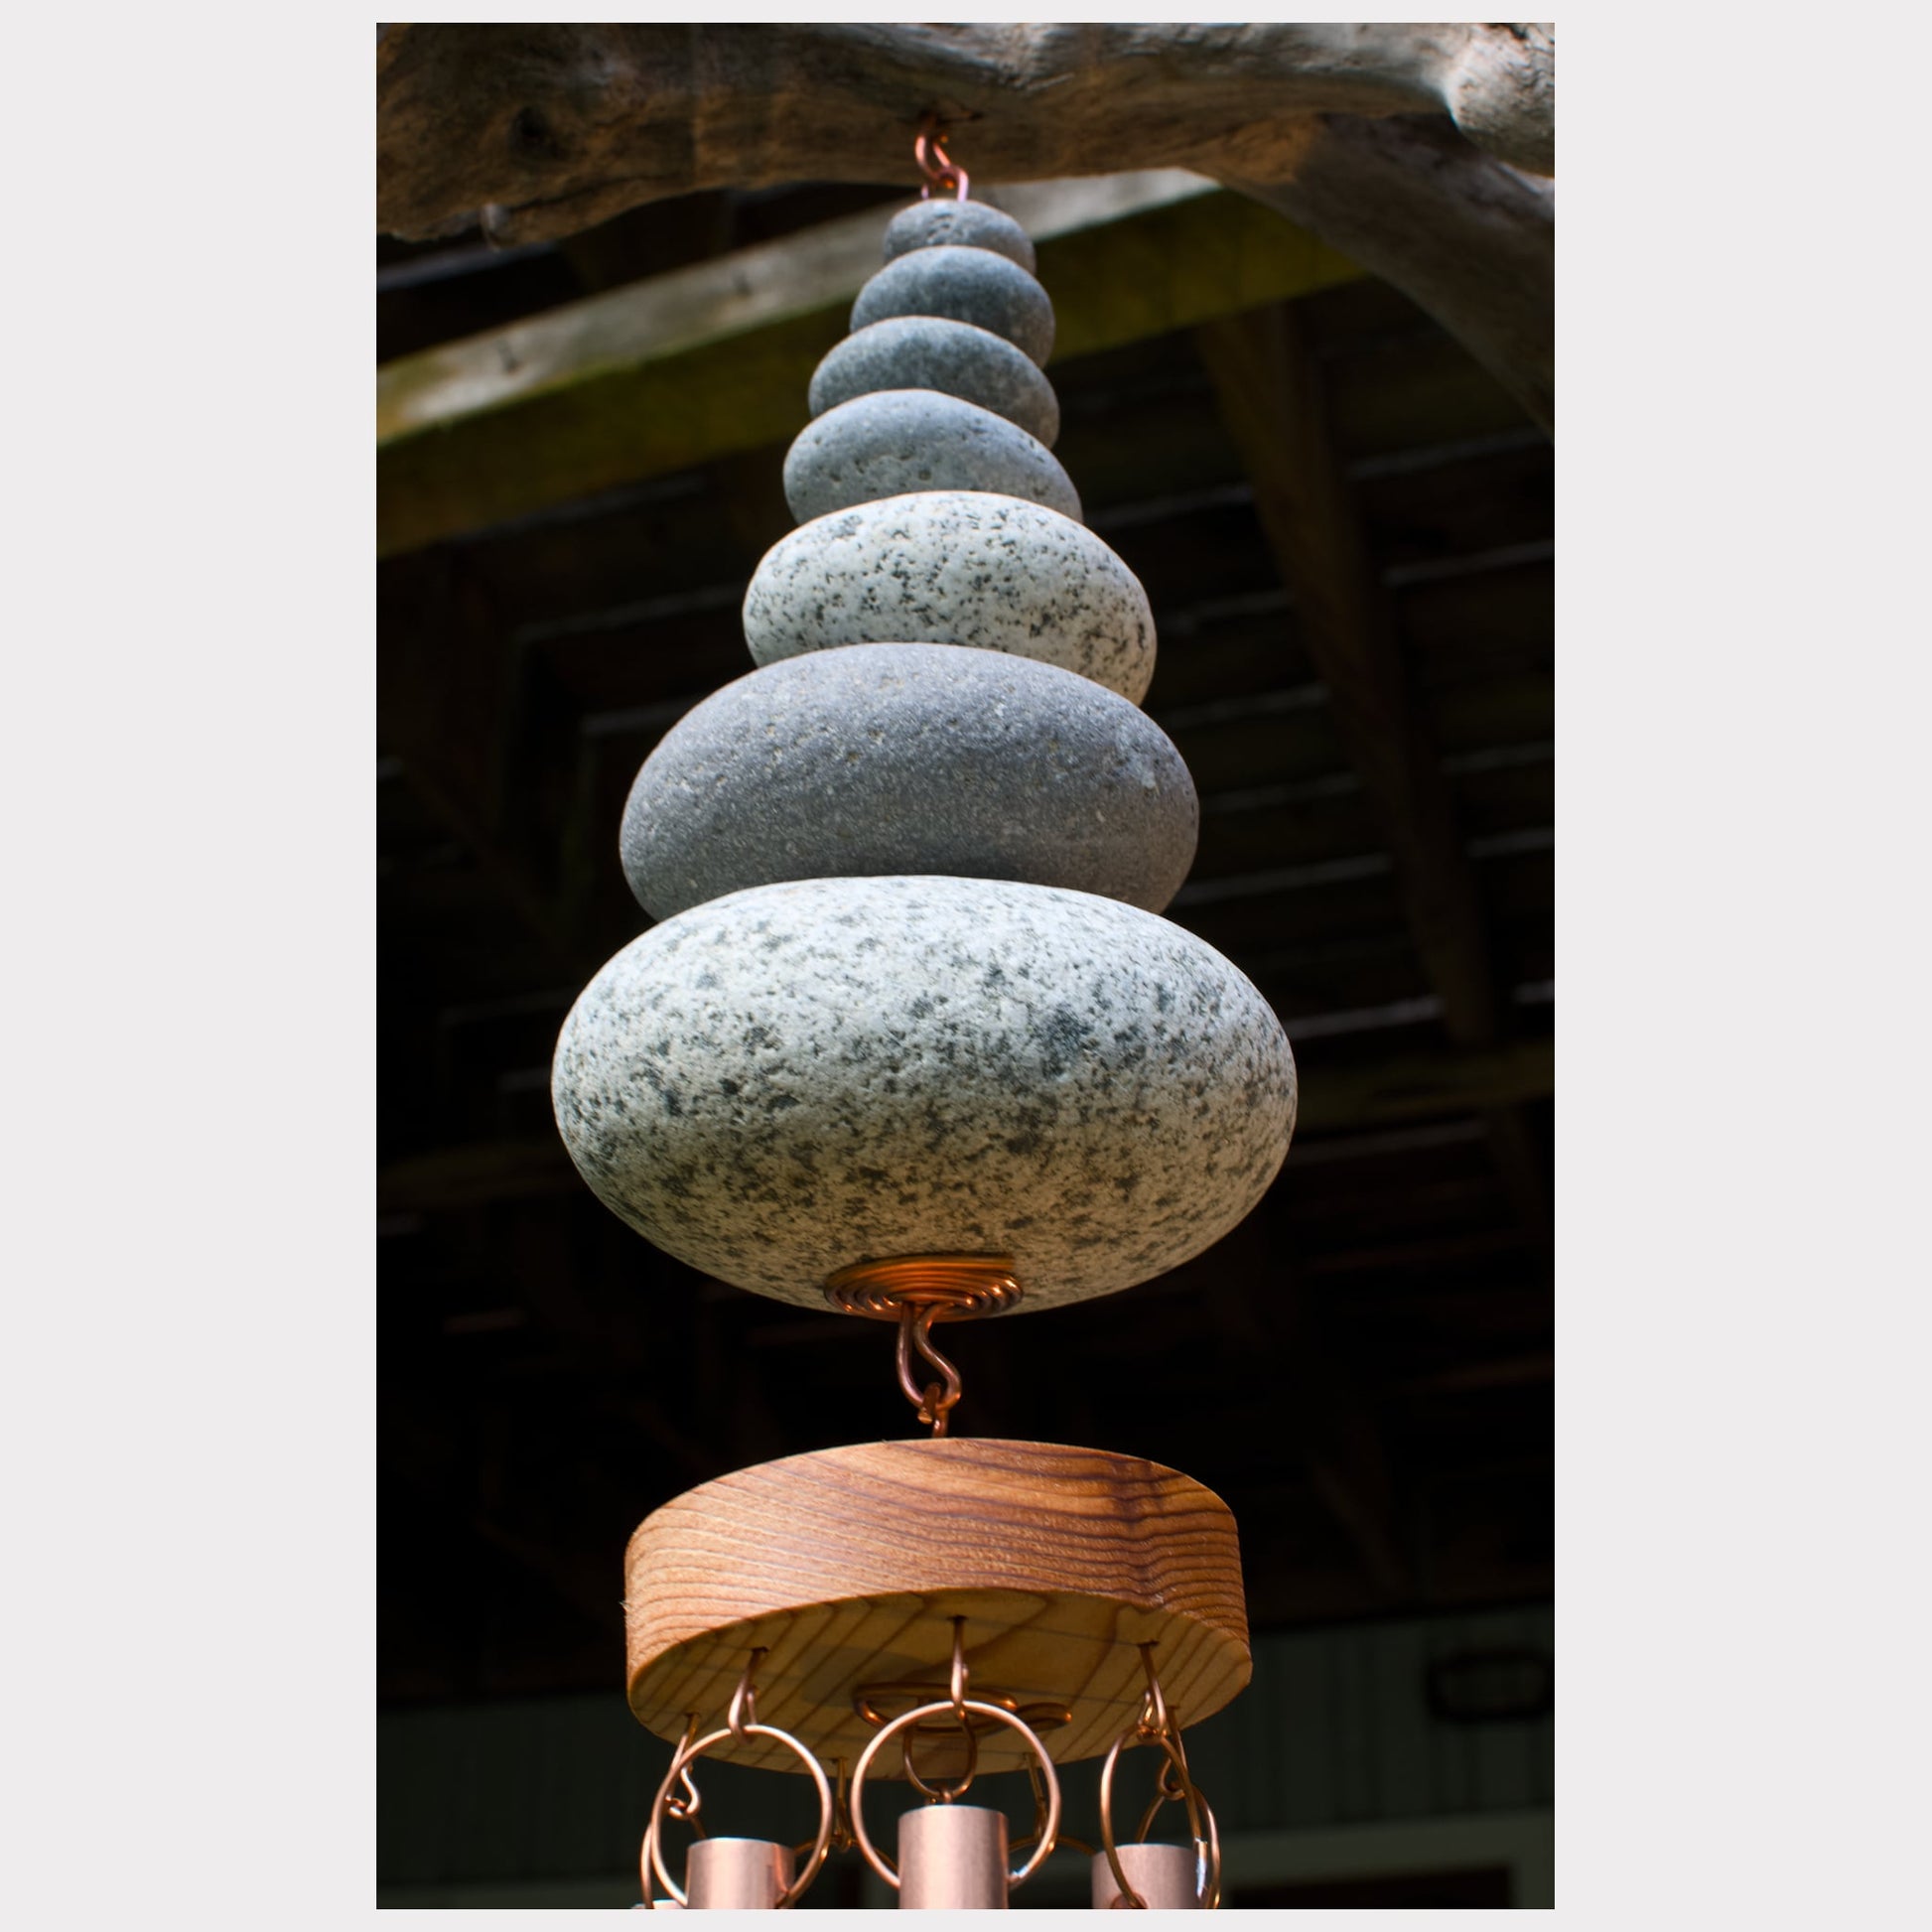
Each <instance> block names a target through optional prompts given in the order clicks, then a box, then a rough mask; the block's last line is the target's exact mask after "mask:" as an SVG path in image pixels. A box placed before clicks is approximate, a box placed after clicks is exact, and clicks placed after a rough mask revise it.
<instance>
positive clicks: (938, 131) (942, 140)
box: [912, 114, 969, 202]
mask: <svg viewBox="0 0 1932 1932" xmlns="http://www.w3.org/2000/svg"><path fill="white" fill-rule="evenodd" d="M946 138H947V137H946V130H945V128H944V127H943V126H941V125H940V122H939V117H938V116H937V115H936V114H928V115H927V116H926V117H925V119H924V120H923V121H921V122H920V124H919V133H918V138H917V139H916V140H915V141H914V142H913V143H912V158H913V159H914V160H915V161H916V162H917V163H918V164H919V171H920V172H921V173H922V174H923V175H924V176H925V186H924V187H923V188H921V189H920V190H919V200H920V201H922V202H926V201H930V200H931V199H932V191H933V190H934V189H935V188H950V189H952V190H953V191H954V193H955V194H956V195H957V197H958V198H959V200H960V201H962V202H963V201H964V200H965V199H966V196H967V192H968V188H969V183H968V182H967V179H966V170H965V169H964V168H962V167H961V166H960V165H959V163H958V162H956V161H955V160H954V159H953V158H952V156H951V155H949V154H948V153H947V152H946ZM934 155H937V156H938V165H937V166H934V164H933V156H934Z"/></svg>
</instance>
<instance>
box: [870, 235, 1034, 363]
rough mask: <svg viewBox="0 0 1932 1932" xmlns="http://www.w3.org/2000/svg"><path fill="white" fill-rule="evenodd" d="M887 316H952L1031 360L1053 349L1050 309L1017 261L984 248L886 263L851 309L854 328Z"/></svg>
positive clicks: (931, 252)
mask: <svg viewBox="0 0 1932 1932" xmlns="http://www.w3.org/2000/svg"><path fill="white" fill-rule="evenodd" d="M889 316H950V317H951V318H952V320H953V321H954V322H970V323H971V324H973V326H974V327H975V328H977V329H990V330H991V331H992V332H993V333H994V335H996V336H1004V337H1005V338H1006V339H1007V341H1008V342H1010V343H1012V344H1013V345H1015V346H1016V347H1017V348H1020V349H1023V350H1025V352H1026V353H1027V354H1028V355H1030V356H1032V357H1033V359H1034V360H1035V362H1043V361H1045V360H1046V358H1047V356H1048V355H1050V354H1051V353H1052V350H1053V305H1052V303H1051V302H1049V301H1048V300H1047V298H1046V291H1045V290H1044V289H1043V288H1041V287H1040V285H1039V284H1038V283H1037V282H1035V280H1034V278H1033V277H1032V276H1031V275H1029V274H1028V273H1027V271H1026V270H1025V269H1024V268H1022V267H1021V266H1020V265H1019V263H1018V262H1013V261H1009V260H1008V259H1007V258H1006V256H1004V255H996V254H994V253H993V251H992V250H991V249H988V248H953V247H944V246H941V247H934V248H914V249H913V250H912V251H911V252H910V253H909V254H904V255H900V256H899V257H898V258H897V260H895V261H889V262H888V263H887V264H886V266H885V267H884V268H882V269H881V270H880V271H879V273H878V274H877V275H875V276H874V277H873V278H872V280H871V281H869V282H868V283H867V284H866V285H865V287H864V288H862V289H861V290H860V291H859V299H858V300H857V301H856V302H855V303H853V305H852V327H853V328H854V329H863V328H865V327H866V325H867V324H868V323H874V322H884V321H885V320H886V319H887V317H889Z"/></svg>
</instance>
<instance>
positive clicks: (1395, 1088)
mask: <svg viewBox="0 0 1932 1932" xmlns="http://www.w3.org/2000/svg"><path fill="white" fill-rule="evenodd" d="M1555 1071H1556V1064H1555V1052H1554V1049H1553V1048H1552V1046H1551V1044H1550V1042H1549V1041H1548V1040H1521V1041H1518V1042H1516V1043H1515V1044H1513V1045H1510V1046H1508V1047H1505V1048H1502V1049H1501V1050H1499V1051H1496V1052H1489V1053H1440V1052H1439V1053H1411V1054H1401V1055H1396V1056H1393V1057H1391V1058H1389V1059H1387V1060H1378V1061H1376V1062H1374V1063H1372V1064H1370V1065H1366V1066H1324V1067H1322V1068H1321V1069H1320V1071H1319V1073H1318V1074H1316V1073H1308V1074H1306V1075H1305V1077H1304V1083H1303V1089H1302V1098H1301V1108H1300V1119H1299V1131H1303V1132H1308V1131H1312V1132H1315V1133H1344V1132H1349V1131H1354V1130H1361V1129H1368V1128H1376V1127H1385V1126H1388V1125H1391V1124H1393V1123H1397V1122H1402V1121H1410V1120H1430V1119H1439V1118H1442V1117H1444V1116H1448V1115H1456V1114H1461V1115H1467V1114H1469V1113H1472V1112H1477V1111H1480V1110H1481V1109H1482V1108H1485V1107H1498V1106H1513V1105H1515V1104H1517V1103H1518V1102H1521V1101H1525V1100H1535V1099H1540V1098H1547V1097H1548V1096H1549V1094H1550V1093H1551V1092H1552V1091H1554V1079H1555ZM583 1185H584V1183H583V1180H582V1178H581V1177H580V1176H579V1174H578V1173H577V1170H576V1169H575V1168H573V1167H572V1166H571V1164H570V1157H569V1156H568V1155H567V1154H566V1153H565V1152H564V1149H563V1143H562V1142H561V1141H558V1140H555V1139H545V1140H531V1141H486V1142H480V1143H477V1144H475V1145H471V1146H466V1147H455V1148H444V1149H440V1150H438V1151H437V1152H436V1153H434V1154H422V1155H415V1156H412V1157H410V1158H409V1159H407V1160H403V1161H397V1162H394V1163H392V1164H391V1165H390V1166H389V1167H387V1168H385V1169H383V1171H382V1173H381V1174H380V1176H379V1177H378V1180H377V1185H376V1194H377V1202H378V1207H379V1210H380V1212H382V1213H383V1214H434V1213H448V1212H452V1211H459V1210H463V1209H467V1208H472V1207H481V1206H484V1205H487V1204H488V1203H490V1202H493V1201H505V1200H528V1199H534V1198H538V1197H541V1196H544V1195H551V1194H571V1193H577V1192H580V1191H582V1189H583Z"/></svg>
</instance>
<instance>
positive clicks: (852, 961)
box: [551, 877, 1296, 1315]
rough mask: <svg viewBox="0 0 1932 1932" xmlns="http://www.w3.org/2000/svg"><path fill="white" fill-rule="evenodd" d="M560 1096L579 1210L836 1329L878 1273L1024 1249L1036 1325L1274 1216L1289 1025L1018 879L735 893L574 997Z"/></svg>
mask: <svg viewBox="0 0 1932 1932" xmlns="http://www.w3.org/2000/svg"><path fill="white" fill-rule="evenodd" d="M551 1096H552V1101H553V1104H554V1106H555V1108H556V1114H557V1125H558V1128H559V1130H560V1132H561V1133H562V1135H563V1140H564V1145H565V1147H566V1148H568V1149H569V1151H570V1157H571V1159H572V1161H574V1162H575V1163H576V1165H577V1170H578V1172H579V1173H581V1174H582V1175H583V1176H584V1178H585V1179H586V1180H587V1181H588V1182H589V1183H590V1186H591V1189H592V1191H593V1192H594V1193H596V1194H597V1196H598V1198H599V1199H600V1200H602V1201H603V1202H604V1203H605V1205H606V1206H607V1207H609V1208H611V1209H612V1211H613V1212H614V1213H616V1214H617V1215H618V1216H619V1218H620V1219H621V1220H622V1221H624V1222H625V1223H626V1224H627V1225H629V1226H630V1227H632V1228H634V1229H635V1230H636V1231H637V1232H638V1233H639V1234H641V1235H643V1236H644V1237H645V1239H646V1240H649V1241H654V1242H655V1243H656V1244H657V1245H658V1246H659V1247H660V1248H663V1249H665V1250H667V1251H668V1252H669V1253H671V1254H674V1255H676V1256H677V1257H678V1258H679V1259H680V1260H682V1261H685V1262H688V1263H689V1264H690V1265H691V1266H692V1267H694V1268H697V1269H700V1270H702V1271H703V1272H704V1273H705V1274H708V1275H714V1276H716V1277H717V1278H718V1279H719V1280H720V1281H725V1282H731V1283H734V1284H736V1285H737V1286H738V1287H740V1288H745V1289H750V1290H752V1291H753V1292H754V1293H755V1294H759V1295H769V1296H772V1297H774V1298H775V1299H777V1300H779V1301H783V1302H794V1303H797V1304H799V1305H800V1306H802V1307H805V1308H817V1309H823V1308H824V1306H825V1301H824V1296H823V1286H824V1282H825V1278H826V1277H827V1276H828V1275H830V1274H832V1273H833V1272H834V1271H835V1270H837V1269H840V1268H843V1267H846V1266H848V1265H850V1264H851V1263H853V1262H856V1261H862V1260H879V1259H883V1258H885V1257H889V1256H893V1255H916V1254H1008V1255H1011V1256H1013V1258H1014V1261H1015V1264H1016V1267H1015V1272H1016V1273H1017V1275H1018V1277H1019V1280H1020V1283H1021V1286H1022V1288H1023V1290H1024V1291H1025V1299H1024V1300H1023V1301H1022V1302H1021V1303H1020V1305H1019V1309H1018V1312H1019V1313H1020V1314H1023V1315H1024V1314H1026V1313H1028V1312H1029V1311H1033V1310H1035V1309H1050V1308H1054V1307H1058V1306H1062V1305H1064V1304H1066V1303H1069V1302H1077V1301H1081V1300H1084V1299H1086V1298H1087V1297H1089V1296H1095V1295H1108V1294H1111V1293H1113V1292H1114V1291H1115V1290H1116V1289H1123V1288H1131V1287H1132V1286H1133V1285H1134V1284H1135V1283H1136V1282H1144V1281H1147V1280H1149V1279H1151V1278H1152V1277H1153V1276H1155V1275H1160V1274H1165V1273H1166V1272H1167V1271H1168V1270H1169V1269H1170V1268H1175V1267H1178V1266H1179V1264H1180V1263H1181V1262H1183V1261H1186V1260H1188V1259H1189V1258H1190V1257H1191V1256H1194V1255H1197V1254H1199V1253H1200V1252H1201V1251H1202V1250H1203V1249H1205V1248H1208V1247H1211V1246H1212V1245H1213V1244H1214V1243H1215V1242H1216V1241H1218V1240H1219V1239H1220V1238H1221V1236H1222V1235H1224V1234H1225V1233H1227V1231H1228V1230H1229V1229H1230V1228H1231V1227H1233V1226H1234V1225H1235V1223H1236V1222H1237V1221H1239V1220H1240V1219H1241V1218H1242V1217H1243V1216H1244V1215H1245V1214H1247V1212H1248V1211H1249V1210H1250V1209H1251V1208H1252V1207H1253V1206H1254V1205H1255V1203H1256V1202H1257V1201H1258V1200H1260V1198H1261V1197H1262V1195H1263V1194H1264V1193H1265V1192H1266V1191H1267V1188H1268V1183H1269V1182H1270V1181H1271V1180H1273V1179H1274V1177H1275V1174H1276V1173H1277V1172H1278V1171H1279V1170H1280V1168H1281V1165H1282V1158H1283V1156H1284V1155H1286V1153H1287V1152H1288V1145H1289V1137H1290V1135H1291V1133H1292V1132H1293V1130H1294V1125H1295V1102H1296V1092H1295V1060H1294V1056H1293V1054H1292V1053H1291V1052H1290V1050H1289V1044H1288V1040H1287V1038H1286V1037H1285V1036H1284V1035H1283V1033H1282V1028H1281V1022H1280V1021H1279V1020H1277V1019H1276V1018H1275V1015H1274V1014H1273V1012H1271V1011H1270V1009H1269V1007H1268V1004H1267V1002H1266V1001H1265V1000H1263V998H1262V997H1261V995H1260V994H1259V993H1258V992H1257V991H1256V990H1255V988H1254V987H1253V986H1252V985H1250V984H1249V982H1248V981H1247V980H1246V979H1245V978H1243V976H1242V975H1241V974H1240V973H1239V972H1238V971H1237V970H1236V969H1235V968H1234V967H1233V966H1232V965H1230V964H1229V963H1228V961H1227V960H1225V959H1223V958H1222V957H1221V956H1220V954H1219V953H1217V952H1215V951H1214V950H1213V948H1212V947H1210V946H1208V945H1206V944H1204V943H1203V942H1202V941H1201V940H1199V939H1196V938H1195V937H1194V936H1193V934H1192V933H1190V932H1187V931H1185V930H1183V929H1182V928H1181V927H1179V926H1177V925H1172V924H1170V923H1169V922H1168V921H1167V920H1166V919H1162V918H1157V917H1156V916H1155V915H1154V914H1153V913H1150V912H1142V911H1140V910H1138V909H1136V908H1135V907H1134V906H1131V905H1122V904H1120V903H1119V902H1118V901H1117V900H1114V899H1109V898H1096V897H1093V896H1092V895H1091V894H1089V893H1070V892H1065V891H1062V890H1061V889H1059V888H1057V887H1050V886H1025V885H1016V884H1013V883H1011V882H1008V881H1005V880H988V879H943V878H916V877H912V878H908V877H888V878H879V879H812V880H803V881H800V882H798V883H796V884H792V885H783V886H759V887H755V888H754V889H753V890H751V891H750V892H744V893H732V894H730V895H729V896H728V897H724V898H714V899H711V900H709V901H708V902H707V903H705V904H703V905H697V906H693V907H692V909H691V910H690V911H688V912H680V913H679V914H678V915H677V917H676V918H674V919H666V920H665V921H664V922H663V924H661V925H656V926H652V927H651V929H650V930H649V931H648V932H645V933H644V934H642V935H641V936H640V937H639V938H636V939H634V940H632V941H631V943H630V944H629V945H628V946H626V947H625V948H624V949H623V951H622V952H621V953H619V954H618V956H617V957H616V958H615V959H613V960H612V961H611V962H610V963H609V964H608V965H607V966H605V967H604V969H603V970H602V971H601V972H600V973H599V974H598V975H597V977H596V978H595V979H594V980H592V982H591V983H590V985H589V986H588V987H587V988H585V990H584V993H583V995H582V997H581V998H580V999H579V1000H578V1002H577V1004H576V1005H575V1006H574V1007H573V1008H572V1009H571V1011H570V1016H569V1018H568V1019H567V1020H566V1021H565V1022H564V1026H563V1032H562V1035H561V1036H560V1038H559V1039H558V1042H557V1055H556V1060H555V1063H554V1066H553V1068H552V1073H551Z"/></svg>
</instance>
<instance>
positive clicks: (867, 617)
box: [745, 489, 1155, 704]
mask: <svg viewBox="0 0 1932 1932" xmlns="http://www.w3.org/2000/svg"><path fill="white" fill-rule="evenodd" d="M745 641H746V642H747V643H748V644H750V645H751V647H752V656H753V658H754V659H755V660H756V661H757V662H759V663H760V664H770V663H774V662H775V661H776V660H777V659H779V658H782V657H793V656H796V655H797V654H798V653H799V652H801V651H808V650H834V649H837V648H838V647H839V646H841V645H843V644H875V643H933V644H969V645H972V646H973V647H975V648H976V649H979V650H992V651H1007V652H1010V653H1011V654H1012V655H1014V656H1016V657H1036V658H1038V659H1040V660H1041V662H1043V663H1048V664H1057V665H1059V666H1060V667H1061V668H1062V669H1064V670H1069V671H1077V672H1078V673H1079V674H1080V675H1081V676H1082V677H1090V678H1092V679H1093V680H1094V682H1095V683H1096V684H1104V685H1105V686H1106V687H1107V688H1108V690H1110V691H1118V692H1119V693H1120V695H1121V696H1122V697H1123V698H1125V699H1126V700H1127V701H1128V702H1129V703H1130V704H1139V703H1140V701H1141V700H1142V699H1143V698H1144V697H1145V696H1146V695H1147V687H1148V683H1149V680H1150V679H1152V677H1153V676H1154V658H1155V636H1154V613H1153V612H1152V611H1151V610H1150V609H1149V608H1148V601H1147V593H1146V592H1145V591H1144V590H1142V589H1141V586H1140V582H1139V580H1138V579H1137V578H1136V577H1135V575H1134V573H1133V572H1132V571H1131V570H1129V569H1128V568H1127V566H1126V565H1125V564H1124V563H1122V562H1121V560H1120V558H1119V557H1117V556H1116V555H1115V554H1114V552H1113V551H1112V549H1110V548H1109V547H1108V545H1107V544H1106V542H1105V541H1104V540H1103V539H1101V538H1100V537H1097V536H1095V535H1094V533H1093V532H1092V531H1091V530H1089V529H1086V528H1084V527H1083V526H1082V525H1080V524H1078V523H1075V522H1074V521H1073V520H1072V519H1071V518H1070V517H1065V516H1061V515H1060V514H1059V512H1058V511H1057V510H1049V509H1045V508H1043V507H1041V505H1039V504H1038V503H1025V502H1022V501H1020V499H1019V498H1018V497H1014V496H996V495H994V494H993V493H992V492H991V491H987V490H965V489H946V490H937V489H935V490H920V491H917V492H915V493H914V494H912V495H908V496H890V497H886V498H884V499H883V500H881V501H879V502H877V503H861V504H859V505H858V506H857V507H856V508H853V509H849V510H840V511H839V512H838V513H837V514H836V515H833V516H821V517H819V518H817V519H816V520H815V521H813V522H810V523H807V524H806V525H804V527H803V528H802V529H797V530H794V531H792V533H791V534H790V535H789V536H788V537H781V538H780V539H779V540H778V542H776V543H774V544H773V545H772V546H771V548H770V549H769V550H767V551H766V552H765V553H764V556H763V557H762V559H760V561H759V567H758V569H757V570H756V571H754V572H753V574H752V582H751V584H750V586H749V587H748V589H747V590H746V593H745Z"/></svg>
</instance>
